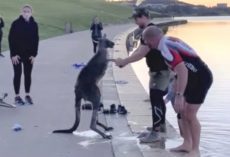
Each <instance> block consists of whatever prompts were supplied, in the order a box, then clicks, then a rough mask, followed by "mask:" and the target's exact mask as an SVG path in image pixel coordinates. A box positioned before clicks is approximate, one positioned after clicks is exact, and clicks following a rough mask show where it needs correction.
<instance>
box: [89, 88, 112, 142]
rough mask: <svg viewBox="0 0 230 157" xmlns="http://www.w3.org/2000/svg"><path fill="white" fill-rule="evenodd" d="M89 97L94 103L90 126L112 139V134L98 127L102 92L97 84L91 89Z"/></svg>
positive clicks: (104, 136)
mask: <svg viewBox="0 0 230 157" xmlns="http://www.w3.org/2000/svg"><path fill="white" fill-rule="evenodd" d="M88 99H89V101H91V102H92V104H93V114H92V119H91V124H90V128H91V129H92V130H93V131H95V132H97V133H98V134H100V135H101V136H102V137H103V138H106V139H111V138H112V136H111V135H106V134H105V133H103V132H102V131H100V130H99V129H97V123H98V108H99V106H100V99H101V93H100V90H99V88H98V87H97V86H95V87H93V88H92V91H91V93H90V95H89V97H88Z"/></svg>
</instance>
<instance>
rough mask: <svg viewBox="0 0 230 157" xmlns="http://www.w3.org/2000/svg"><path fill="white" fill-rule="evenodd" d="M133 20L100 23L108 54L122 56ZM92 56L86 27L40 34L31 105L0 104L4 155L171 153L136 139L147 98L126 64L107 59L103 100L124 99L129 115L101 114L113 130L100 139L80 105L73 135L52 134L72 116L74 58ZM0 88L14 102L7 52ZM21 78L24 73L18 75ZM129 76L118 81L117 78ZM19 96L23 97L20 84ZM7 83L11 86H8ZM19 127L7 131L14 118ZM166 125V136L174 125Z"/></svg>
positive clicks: (0, 62)
mask: <svg viewBox="0 0 230 157" xmlns="http://www.w3.org/2000/svg"><path fill="white" fill-rule="evenodd" d="M132 27H133V25H131V24H126V25H120V26H118V25H117V26H110V27H107V28H105V30H104V32H105V33H107V36H108V38H110V39H114V41H115V42H116V46H115V48H114V51H110V55H111V57H125V56H127V53H126V48H125V46H124V45H125V38H126V35H127V34H128V33H129V32H130V31H131V29H130V28H132ZM92 56H93V52H92V44H91V39H90V32H89V31H83V32H78V33H74V34H71V35H65V36H60V37H56V38H52V39H48V40H44V41H42V42H41V43H40V46H39V55H38V57H37V59H36V63H35V67H34V71H33V83H32V96H33V99H34V102H35V105H33V106H21V107H18V108H16V109H6V108H3V107H0V148H1V149H0V155H4V156H5V157H16V156H17V157H76V156H81V157H113V156H116V157H128V156H132V157H143V156H145V157H148V156H153V155H154V156H163V157H167V156H169V157H171V156H175V155H173V154H170V153H169V152H168V151H165V150H164V149H162V148H164V145H165V143H164V141H163V143H162V142H161V143H158V144H156V145H147V146H146V145H140V144H139V142H138V139H137V138H136V132H140V131H142V130H143V129H144V127H145V126H147V125H150V124H151V118H150V109H149V107H150V104H149V103H148V102H144V101H143V100H144V99H146V98H148V95H147V93H146V92H145V90H144V88H143V87H142V86H141V84H140V82H139V80H138V79H137V77H136V75H135V73H134V72H133V70H132V68H131V66H127V68H124V69H122V70H121V69H119V68H117V67H115V66H114V65H113V64H112V63H111V64H110V65H109V68H108V70H107V73H106V75H105V77H104V78H103V81H102V88H101V90H102V93H103V103H104V104H105V106H106V107H107V108H108V107H109V105H110V104H112V103H115V104H120V103H121V104H124V105H125V106H126V107H127V108H128V110H129V111H130V112H131V113H130V114H128V116H119V115H113V116H104V115H102V114H100V119H101V120H102V121H104V122H106V123H108V124H109V125H111V126H113V127H114V128H115V130H114V131H113V132H112V133H111V134H112V135H113V137H114V138H113V140H112V141H110V140H104V139H101V137H100V136H98V135H97V134H95V133H94V132H92V131H90V130H89V121H90V118H91V112H89V111H83V112H82V115H81V123H80V126H79V129H78V132H77V133H76V134H77V135H75V136H74V135H57V134H51V131H52V130H54V129H60V128H68V127H70V126H71V125H72V124H73V121H74V112H73V108H74V92H73V91H74V84H75V81H76V78H77V75H78V73H79V70H76V69H74V68H73V67H72V64H74V63H82V62H83V63H86V62H87V61H88V60H89V59H90V58H91V57H92ZM0 69H1V76H0V86H1V89H0V93H1V92H8V93H9V99H8V102H13V99H14V92H13V86H12V77H13V71H12V65H11V63H10V59H9V56H6V58H5V59H0ZM22 80H23V79H22ZM119 80H124V81H128V84H126V85H118V84H116V81H119ZM23 85H24V84H23V81H22V86H21V93H22V94H21V96H23V97H24V86H23ZM9 87H10V88H9ZM16 123H18V124H20V125H22V127H23V130H22V131H20V132H14V131H12V126H13V125H14V124H16ZM168 128H170V130H171V131H170V133H171V134H169V135H168V136H169V137H171V138H172V137H174V135H175V131H174V130H173V129H172V127H168Z"/></svg>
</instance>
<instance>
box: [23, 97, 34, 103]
mask: <svg viewBox="0 0 230 157" xmlns="http://www.w3.org/2000/svg"><path fill="white" fill-rule="evenodd" d="M25 102H26V104H29V105H33V104H34V103H33V100H32V98H31V97H30V96H29V95H27V96H25Z"/></svg>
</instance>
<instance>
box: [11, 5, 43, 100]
mask: <svg viewBox="0 0 230 157" xmlns="http://www.w3.org/2000/svg"><path fill="white" fill-rule="evenodd" d="M38 43H39V36H38V25H37V23H36V22H35V20H34V18H33V17H32V7H31V6H30V5H25V6H23V7H22V9H21V15H20V16H19V18H18V19H16V20H15V21H14V22H13V23H12V25H11V28H10V33H9V46H10V56H11V60H12V63H13V68H14V80H13V84H14V90H15V94H16V97H15V104H18V105H24V104H25V102H26V103H28V104H33V101H32V99H31V97H30V87H31V73H32V69H33V64H34V60H35V57H36V56H37V51H38ZM22 65H23V70H24V76H25V82H24V83H25V92H26V96H25V102H24V101H23V100H22V98H21V97H20V95H19V93H20V84H21V75H22Z"/></svg>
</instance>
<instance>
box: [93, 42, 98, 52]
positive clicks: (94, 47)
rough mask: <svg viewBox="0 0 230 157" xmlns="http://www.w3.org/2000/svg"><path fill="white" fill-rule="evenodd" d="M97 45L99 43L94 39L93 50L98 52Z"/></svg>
mask: <svg viewBox="0 0 230 157" xmlns="http://www.w3.org/2000/svg"><path fill="white" fill-rule="evenodd" d="M97 45H98V43H97V42H95V41H93V52H94V53H96V52H97Z"/></svg>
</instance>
